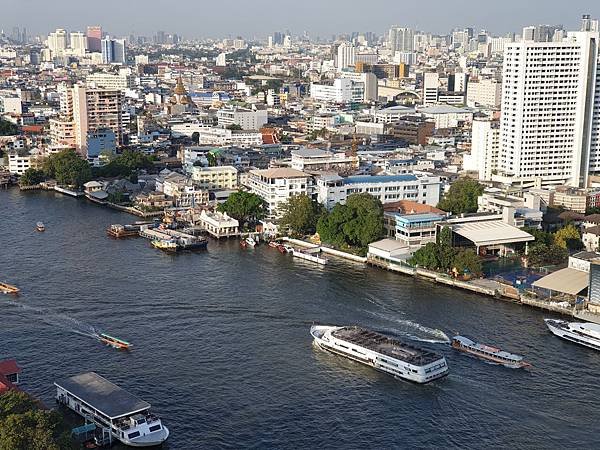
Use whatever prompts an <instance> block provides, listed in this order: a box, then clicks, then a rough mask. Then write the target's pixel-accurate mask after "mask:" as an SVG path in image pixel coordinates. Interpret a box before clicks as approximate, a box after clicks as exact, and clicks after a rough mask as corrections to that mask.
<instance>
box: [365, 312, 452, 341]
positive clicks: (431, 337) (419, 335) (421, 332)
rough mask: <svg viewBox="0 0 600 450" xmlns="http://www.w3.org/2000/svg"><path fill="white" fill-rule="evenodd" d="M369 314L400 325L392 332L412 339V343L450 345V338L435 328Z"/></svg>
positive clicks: (406, 320)
mask: <svg viewBox="0 0 600 450" xmlns="http://www.w3.org/2000/svg"><path fill="white" fill-rule="evenodd" d="M371 314H372V315H375V316H378V317H381V318H383V319H386V320H389V321H390V322H395V323H398V324H400V325H401V326H402V328H400V329H394V330H393V331H394V332H396V333H399V334H401V335H402V336H405V337H407V338H409V339H412V340H413V341H419V342H427V343H430V344H449V343H450V338H449V337H448V335H447V334H446V333H444V332H443V331H442V330H438V329H436V328H429V327H426V326H425V325H421V324H420V323H417V322H413V321H412V320H408V319H398V318H395V317H390V316H387V315H384V314H378V313H374V312H371Z"/></svg>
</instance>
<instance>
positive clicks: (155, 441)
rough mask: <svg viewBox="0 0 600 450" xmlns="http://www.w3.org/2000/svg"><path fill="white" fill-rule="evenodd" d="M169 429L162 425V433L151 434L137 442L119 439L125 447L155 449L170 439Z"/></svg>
mask: <svg viewBox="0 0 600 450" xmlns="http://www.w3.org/2000/svg"><path fill="white" fill-rule="evenodd" d="M169 433H170V432H169V429H168V428H167V427H165V426H164V425H162V429H161V430H160V432H156V433H151V434H148V435H146V436H140V437H139V438H137V439H135V440H131V441H130V440H128V439H126V438H119V437H117V439H119V440H120V441H121V442H123V443H124V444H125V445H129V446H130V447H138V448H139V447H153V446H155V445H160V444H162V443H163V442H165V441H166V440H167V438H168V437H169Z"/></svg>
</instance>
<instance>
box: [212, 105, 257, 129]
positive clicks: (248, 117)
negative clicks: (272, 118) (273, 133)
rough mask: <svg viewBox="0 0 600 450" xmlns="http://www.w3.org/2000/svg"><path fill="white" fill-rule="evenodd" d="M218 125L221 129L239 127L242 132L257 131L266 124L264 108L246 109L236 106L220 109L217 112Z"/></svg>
mask: <svg viewBox="0 0 600 450" xmlns="http://www.w3.org/2000/svg"><path fill="white" fill-rule="evenodd" d="M217 119H218V123H219V125H220V126H222V127H224V128H225V127H228V126H230V125H239V126H240V127H242V130H259V129H260V128H262V127H263V126H264V125H266V123H267V122H268V117H267V110H266V109H264V108H260V107H259V108H256V109H248V108H241V107H237V106H230V107H226V108H222V109H220V110H219V111H218V112H217Z"/></svg>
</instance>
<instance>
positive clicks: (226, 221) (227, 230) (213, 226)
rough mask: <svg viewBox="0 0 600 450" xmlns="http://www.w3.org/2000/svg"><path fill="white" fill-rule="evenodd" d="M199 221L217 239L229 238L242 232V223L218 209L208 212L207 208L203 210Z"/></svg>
mask: <svg viewBox="0 0 600 450" xmlns="http://www.w3.org/2000/svg"><path fill="white" fill-rule="evenodd" d="M197 222H198V225H200V226H201V227H202V228H204V229H205V230H206V232H207V233H208V234H210V235H211V236H212V237H214V238H217V239H220V238H228V237H232V236H237V235H239V234H240V230H239V226H240V223H239V222H238V220H236V219H234V218H233V217H229V216H228V215H227V213H221V212H218V211H215V212H207V211H206V210H202V213H201V214H200V217H199V218H198V220H197Z"/></svg>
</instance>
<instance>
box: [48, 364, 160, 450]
mask: <svg viewBox="0 0 600 450" xmlns="http://www.w3.org/2000/svg"><path fill="white" fill-rule="evenodd" d="M54 385H55V386H56V401H57V402H58V403H59V404H60V405H64V406H66V407H67V408H69V409H71V410H73V411H74V412H75V413H77V414H79V415H80V416H82V417H84V418H85V419H86V421H91V422H92V423H94V424H95V425H96V431H97V432H98V434H99V435H100V436H101V438H102V440H101V442H102V443H106V444H108V445H109V446H110V445H112V444H113V443H114V442H115V441H120V442H121V443H123V444H125V445H128V446H131V447H152V446H156V445H160V444H162V443H163V442H164V441H166V440H167V438H168V437H169V429H168V428H167V427H166V426H165V425H164V424H163V423H162V421H161V419H160V418H159V417H158V416H156V415H155V414H153V413H152V412H151V411H150V409H151V405H150V403H148V402H145V401H144V400H141V399H139V398H138V397H136V396H135V395H133V394H130V393H129V392H127V391H125V390H124V389H122V388H120V387H119V386H117V385H115V384H113V383H111V382H110V381H108V380H107V379H106V378H104V377H102V376H100V375H98V374H97V373H95V372H87V373H83V374H80V375H76V376H74V377H71V378H67V379H66V380H61V381H57V382H55V383H54Z"/></svg>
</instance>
